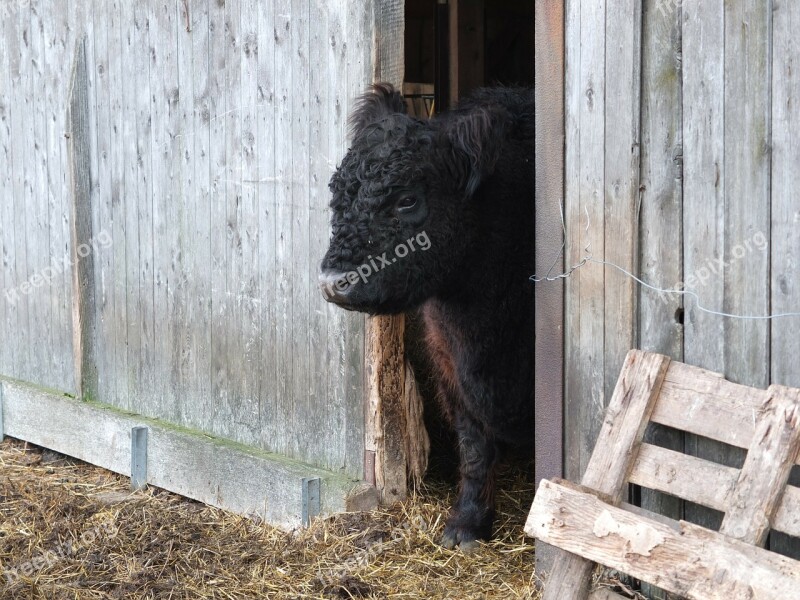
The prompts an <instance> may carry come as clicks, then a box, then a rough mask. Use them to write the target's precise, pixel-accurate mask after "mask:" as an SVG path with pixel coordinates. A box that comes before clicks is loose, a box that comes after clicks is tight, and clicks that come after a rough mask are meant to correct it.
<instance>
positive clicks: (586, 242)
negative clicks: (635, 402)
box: [564, 0, 606, 480]
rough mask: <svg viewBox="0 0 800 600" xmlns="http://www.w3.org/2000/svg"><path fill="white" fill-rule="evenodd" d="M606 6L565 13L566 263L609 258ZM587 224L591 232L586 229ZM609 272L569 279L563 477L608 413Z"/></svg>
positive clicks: (579, 469) (587, 449)
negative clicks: (589, 256)
mask: <svg viewBox="0 0 800 600" xmlns="http://www.w3.org/2000/svg"><path fill="white" fill-rule="evenodd" d="M605 14H606V2H605V0H599V1H597V2H592V3H590V4H586V3H581V2H578V1H577V0H570V1H569V4H568V8H567V31H568V34H567V39H570V40H574V42H573V47H572V51H570V50H569V49H568V51H567V89H568V94H569V97H570V100H569V101H568V102H567V103H566V104H567V115H568V116H567V155H566V156H567V158H566V160H567V173H568V176H567V184H566V191H565V198H566V203H565V212H566V218H567V230H568V240H567V249H566V256H567V264H568V265H573V264H576V263H577V262H579V261H580V260H581V258H582V257H583V255H584V253H585V250H586V248H587V247H588V248H589V250H590V252H592V253H593V255H594V256H595V257H602V256H604V253H605V210H604V193H605V114H606V109H605V94H606V90H605V81H606V80H605V49H606V48H605V35H604V32H605V24H606V21H605ZM587 220H588V230H587ZM604 282H605V276H604V267H603V266H601V265H596V264H588V265H586V266H585V267H584V268H581V269H579V270H577V271H575V272H574V273H573V274H572V276H571V277H569V278H568V279H567V291H566V293H567V302H566V318H565V327H566V329H567V331H569V332H570V333H569V335H568V336H567V340H566V344H565V352H566V356H567V362H566V381H565V398H566V399H567V401H566V402H567V403H566V405H565V409H564V423H565V452H566V463H565V472H566V475H567V477H568V478H570V479H573V480H578V479H580V477H581V475H582V474H583V470H584V469H585V467H586V464H587V463H588V461H589V457H590V455H591V451H592V447H593V446H594V441H595V439H596V438H597V433H598V430H599V424H600V422H601V420H602V415H603V411H604V410H605V374H606V370H605V363H604V357H605V352H604V347H605V339H604V335H605V326H604V319H603V315H604V314H605V286H604Z"/></svg>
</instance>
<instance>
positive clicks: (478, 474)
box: [441, 411, 498, 550]
mask: <svg viewBox="0 0 800 600" xmlns="http://www.w3.org/2000/svg"><path fill="white" fill-rule="evenodd" d="M453 416H454V423H453V425H454V427H455V430H456V434H457V435H458V447H459V456H460V461H461V463H460V465H459V467H460V475H461V479H460V482H459V490H458V498H457V499H456V502H455V504H454V505H453V508H452V509H451V511H450V516H449V518H448V519H447V524H446V525H445V528H444V534H443V535H442V540H441V544H442V546H444V547H445V548H454V547H455V546H459V547H460V548H461V549H462V550H471V549H473V548H475V547H476V546H477V545H478V544H477V540H488V539H489V538H490V537H491V535H492V524H493V522H494V484H495V465H496V464H497V459H498V448H497V445H496V443H495V441H494V439H493V438H492V436H491V435H490V434H489V433H488V432H487V431H486V430H485V428H484V427H482V426H481V424H480V423H478V422H477V421H475V420H474V419H472V418H471V417H470V416H469V415H467V414H464V412H463V411H461V414H456V415H453Z"/></svg>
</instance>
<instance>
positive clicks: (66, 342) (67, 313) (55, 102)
mask: <svg viewBox="0 0 800 600" xmlns="http://www.w3.org/2000/svg"><path fill="white" fill-rule="evenodd" d="M69 19H70V17H69V15H68V14H65V13H64V11H59V12H58V13H57V14H55V15H52V16H51V17H50V19H49V21H50V22H51V24H52V28H53V29H52V39H53V52H52V54H51V55H49V56H48V59H47V62H48V63H49V65H48V70H49V72H50V73H51V74H52V78H51V79H50V84H49V85H48V93H52V104H51V105H50V106H49V111H50V115H49V118H48V121H50V127H49V132H48V137H49V140H48V148H49V150H48V156H50V157H51V158H52V162H51V163H50V165H49V166H50V167H51V169H50V170H49V173H50V174H52V178H51V182H50V185H52V194H53V196H52V200H53V206H52V212H51V218H52V219H53V222H52V224H53V226H52V227H51V234H52V236H53V237H52V240H53V247H54V248H55V249H56V250H55V251H56V252H57V255H56V256H57V258H56V260H58V261H61V268H60V269H59V273H58V275H57V276H56V278H55V279H56V280H57V281H58V283H57V287H58V289H59V290H61V292H60V296H59V298H58V315H59V321H60V322H61V323H62V334H61V340H60V347H61V348H63V349H64V350H62V352H64V353H66V354H71V352H70V350H71V348H72V328H73V326H72V302H73V299H72V293H73V290H72V273H71V272H70V269H68V268H66V267H65V266H64V263H63V261H64V259H65V257H68V256H69V249H70V224H69V214H70V203H71V198H70V193H69V185H70V182H69V156H68V154H67V145H66V143H65V142H66V140H65V138H64V132H65V131H66V129H67V126H66V121H67V113H66V110H65V108H64V107H65V106H66V98H67V92H68V89H69V79H70V75H71V74H70V72H69V71H68V70H67V69H65V68H64V63H63V58H64V57H65V56H70V55H71V53H72V48H73V47H74V46H73V45H72V44H73V42H72V41H71V35H70V31H71V30H70V27H69ZM53 167H55V168H53ZM48 176H50V175H48ZM63 368H64V371H63V372H62V377H63V380H64V381H65V383H66V385H65V389H66V390H68V391H69V392H71V393H73V394H77V382H76V381H75V375H74V373H75V368H74V363H73V362H72V361H71V360H70V361H68V362H66V363H65V364H64V365H63Z"/></svg>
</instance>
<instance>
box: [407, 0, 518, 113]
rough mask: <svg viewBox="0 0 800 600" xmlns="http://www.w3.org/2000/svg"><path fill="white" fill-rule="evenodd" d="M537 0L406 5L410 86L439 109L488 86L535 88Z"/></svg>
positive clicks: (422, 0)
mask: <svg viewBox="0 0 800 600" xmlns="http://www.w3.org/2000/svg"><path fill="white" fill-rule="evenodd" d="M533 18H534V4H533V0H449V1H443V0H406V29H405V80H406V82H409V83H413V84H428V85H431V86H434V93H435V95H436V99H437V104H438V105H439V106H440V107H441V106H450V105H451V104H452V103H453V102H454V101H455V100H457V99H458V97H459V96H462V95H463V94H465V93H466V92H468V91H469V90H471V89H473V88H476V87H480V86H484V85H497V84H501V85H533V77H534V63H533V44H534V21H533Z"/></svg>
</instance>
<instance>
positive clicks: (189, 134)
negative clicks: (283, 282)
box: [181, 0, 216, 431]
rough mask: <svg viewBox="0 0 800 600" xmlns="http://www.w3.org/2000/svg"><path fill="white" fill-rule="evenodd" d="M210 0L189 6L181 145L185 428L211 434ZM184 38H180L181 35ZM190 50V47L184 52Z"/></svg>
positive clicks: (212, 407) (212, 201)
mask: <svg viewBox="0 0 800 600" xmlns="http://www.w3.org/2000/svg"><path fill="white" fill-rule="evenodd" d="M210 2H211V0H207V1H202V2H193V3H191V5H190V12H189V19H188V21H189V26H190V28H191V30H192V31H191V33H190V35H191V45H192V48H191V52H192V72H191V79H192V85H193V87H194V90H193V95H192V107H193V112H192V121H191V129H190V130H187V131H186V133H185V135H184V137H183V138H182V139H183V141H184V142H185V143H186V146H187V150H189V151H191V152H192V154H193V157H194V166H193V179H194V191H195V193H194V195H193V196H192V197H191V201H192V203H193V207H192V209H191V210H192V213H193V214H192V230H193V234H194V239H195V242H196V243H195V245H194V248H193V257H192V273H193V277H192V283H193V285H192V286H191V289H192V295H193V298H194V299H193V301H192V303H191V304H192V305H191V308H190V309H189V314H190V315H191V323H192V326H191V327H192V336H191V341H190V343H191V346H192V350H193V352H194V353H195V359H194V374H193V381H194V382H195V385H194V386H193V387H190V388H189V389H190V392H191V391H194V395H195V400H194V402H193V407H192V408H189V407H186V408H184V411H185V414H190V415H192V417H191V420H190V421H189V424H192V423H194V424H196V425H195V426H196V427H198V428H200V429H203V430H204V431H212V430H213V425H212V422H213V418H214V397H213V383H212V375H213V374H212V362H213V358H212V356H211V351H212V347H213V346H212V335H213V334H212V317H211V310H212V297H213V291H212V286H213V279H212V273H213V272H214V271H213V265H214V261H215V259H214V256H213V254H212V251H211V249H212V243H213V242H212V237H213V233H212V223H213V222H212V213H213V210H214V209H213V206H214V202H215V198H214V196H213V194H212V188H213V184H212V179H211V154H212V150H211V140H212V138H211V123H212V116H213V113H212V107H213V102H214V100H213V99H212V98H211V90H212V88H211V86H212V81H213V77H214V75H213V73H214V72H215V71H216V67H215V66H214V64H213V63H212V62H211V52H210V39H211V27H212V22H211V20H210V18H209V5H210ZM181 35H183V34H181ZM187 51H188V48H187Z"/></svg>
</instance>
